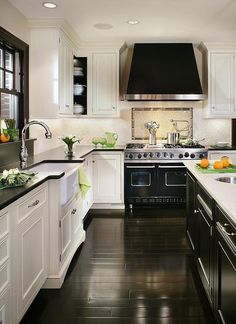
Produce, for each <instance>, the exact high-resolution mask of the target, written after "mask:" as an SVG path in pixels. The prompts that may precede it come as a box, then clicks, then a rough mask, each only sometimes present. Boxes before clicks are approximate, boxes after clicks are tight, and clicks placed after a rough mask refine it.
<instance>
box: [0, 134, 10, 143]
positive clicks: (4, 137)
mask: <svg viewBox="0 0 236 324" xmlns="http://www.w3.org/2000/svg"><path fill="white" fill-rule="evenodd" d="M0 139H1V141H2V142H3V143H6V142H9V141H10V136H9V135H8V134H1V136H0Z"/></svg>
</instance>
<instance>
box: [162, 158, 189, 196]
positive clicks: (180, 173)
mask: <svg viewBox="0 0 236 324" xmlns="http://www.w3.org/2000/svg"><path fill="white" fill-rule="evenodd" d="M158 176H159V183H158V186H159V188H158V190H159V191H161V195H162V196H166V197H168V196H169V197H185V196H186V167H185V166H184V165H183V164H182V163H163V164H159V165H158Z"/></svg>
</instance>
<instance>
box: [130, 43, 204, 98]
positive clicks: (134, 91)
mask: <svg viewBox="0 0 236 324" xmlns="http://www.w3.org/2000/svg"><path fill="white" fill-rule="evenodd" d="M124 99H125V100H132V101H133V100H143V101H153V100H203V99H204V95H203V93H202V87H201V83H200V79H199V75H198V69H197V64H196V60H195V55H194V50H193V45H192V44H190V43H158V44H155V43H154V44H153V43H144V44H135V45H134V50H133V57H132V62H131V68H130V75H129V81H128V87H127V93H126V94H125V95H124Z"/></svg>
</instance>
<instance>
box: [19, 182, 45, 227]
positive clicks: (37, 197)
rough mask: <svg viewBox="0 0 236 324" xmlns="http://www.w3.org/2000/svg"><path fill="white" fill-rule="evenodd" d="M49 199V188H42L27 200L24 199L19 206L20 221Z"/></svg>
mask: <svg viewBox="0 0 236 324" xmlns="http://www.w3.org/2000/svg"><path fill="white" fill-rule="evenodd" d="M46 200H47V189H46V188H42V189H41V190H39V191H38V192H36V193H35V194H33V195H32V196H30V197H29V198H27V199H26V200H24V201H23V202H22V203H21V204H20V205H19V206H18V207H17V211H18V223H21V222H22V221H24V219H26V218H27V217H29V216H30V214H31V213H32V212H34V211H35V210H36V209H38V208H39V207H40V206H41V205H42V204H43V203H45V202H46Z"/></svg>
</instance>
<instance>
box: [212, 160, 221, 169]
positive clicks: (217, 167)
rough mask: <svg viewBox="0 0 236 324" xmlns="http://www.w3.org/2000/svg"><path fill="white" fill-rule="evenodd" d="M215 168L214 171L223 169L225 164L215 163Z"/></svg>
mask: <svg viewBox="0 0 236 324" xmlns="http://www.w3.org/2000/svg"><path fill="white" fill-rule="evenodd" d="M213 168H214V169H223V163H222V161H215V162H214V163H213Z"/></svg>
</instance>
